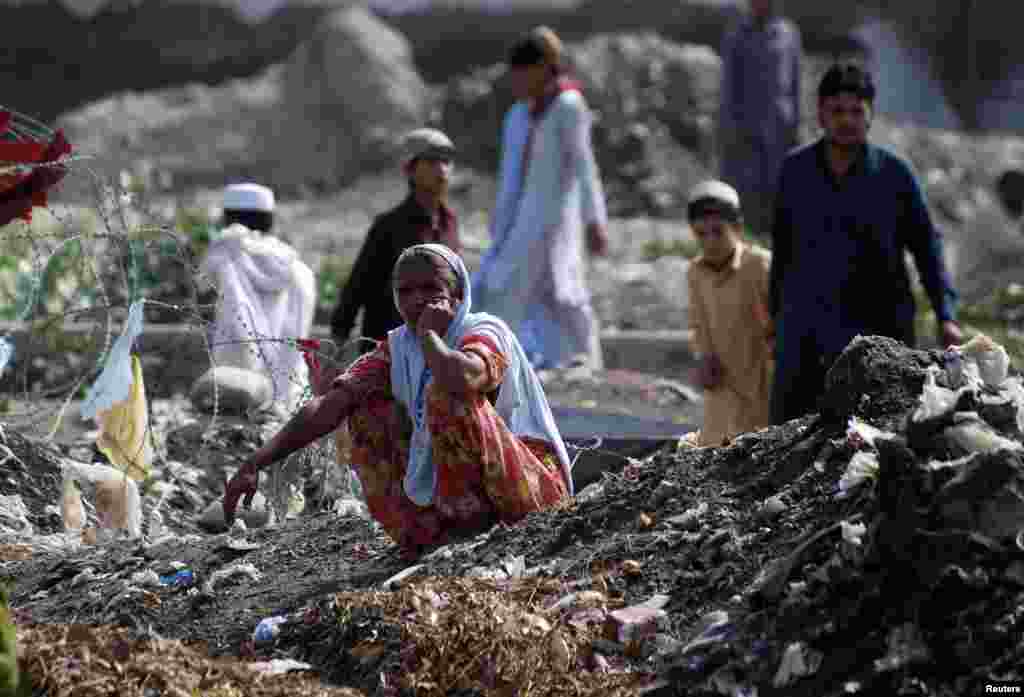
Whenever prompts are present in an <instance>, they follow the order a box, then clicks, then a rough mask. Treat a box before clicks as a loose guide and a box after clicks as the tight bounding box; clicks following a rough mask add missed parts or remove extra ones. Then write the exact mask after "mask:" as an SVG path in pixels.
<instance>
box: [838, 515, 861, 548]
mask: <svg viewBox="0 0 1024 697" xmlns="http://www.w3.org/2000/svg"><path fill="white" fill-rule="evenodd" d="M839 525H840V527H841V530H842V531H843V540H844V541H846V542H849V543H850V544H851V545H856V546H858V547H860V546H861V545H862V544H863V543H864V539H863V538H864V534H865V533H866V532H867V531H868V528H867V526H866V525H864V523H848V522H846V521H845V520H843V521H840V523H839Z"/></svg>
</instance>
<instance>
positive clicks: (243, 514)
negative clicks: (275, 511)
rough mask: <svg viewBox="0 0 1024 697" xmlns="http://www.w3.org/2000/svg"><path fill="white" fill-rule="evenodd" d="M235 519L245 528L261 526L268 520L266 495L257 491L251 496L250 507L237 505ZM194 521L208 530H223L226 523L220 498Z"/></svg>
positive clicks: (225, 527) (268, 512) (268, 510)
mask: <svg viewBox="0 0 1024 697" xmlns="http://www.w3.org/2000/svg"><path fill="white" fill-rule="evenodd" d="M235 515H236V516H237V518H236V520H241V521H242V522H244V523H245V525H246V527H247V528H262V527H263V526H265V525H266V524H267V523H269V522H270V509H269V508H268V507H267V499H266V497H265V496H264V495H263V494H262V493H261V492H259V491H257V492H256V495H255V496H253V497H252V508H251V509H247V508H244V507H242V506H241V505H239V507H238V510H237V511H236V512H235ZM196 523H197V524H198V525H199V526H200V527H202V528H203V529H204V530H207V531H209V532H224V531H225V530H226V529H227V525H226V523H225V521H224V504H223V502H222V501H221V500H220V499H217V500H215V501H213V502H211V503H210V505H208V506H207V507H206V510H205V511H203V513H202V515H201V516H199V518H198V520H196Z"/></svg>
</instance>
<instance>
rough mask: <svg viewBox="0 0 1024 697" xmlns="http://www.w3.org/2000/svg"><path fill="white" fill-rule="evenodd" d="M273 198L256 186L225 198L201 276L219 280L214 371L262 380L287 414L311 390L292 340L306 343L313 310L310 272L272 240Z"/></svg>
mask: <svg viewBox="0 0 1024 697" xmlns="http://www.w3.org/2000/svg"><path fill="white" fill-rule="evenodd" d="M274 206H275V201H274V193H273V191H271V190H270V189H268V188H266V187H264V186H260V185H258V184H252V183H244V184H233V185H231V186H229V187H227V188H226V189H225V191H224V220H223V222H224V228H223V229H222V230H221V231H220V232H219V233H218V234H215V236H214V239H213V240H212V241H211V243H210V247H209V250H208V252H207V255H206V258H205V259H204V261H203V270H204V271H205V272H206V273H208V274H210V275H212V276H213V277H214V278H215V279H216V283H217V289H218V295H219V297H218V303H217V312H216V319H215V322H214V327H213V331H212V336H211V344H212V351H213V360H214V363H215V365H218V366H221V365H227V366H232V367H236V368H241V369H245V370H249V371H253V372H258V373H262V374H263V375H265V376H266V377H267V378H269V380H270V382H271V384H272V391H273V396H272V400H273V403H274V405H275V406H276V407H277V408H284V409H285V410H291V409H292V408H294V406H295V405H296V402H297V400H298V398H299V397H300V396H301V395H302V393H303V391H304V389H305V388H306V386H307V384H308V375H307V367H306V363H305V360H304V359H303V356H302V353H301V351H300V350H299V349H298V348H297V347H296V346H295V344H294V341H295V340H296V339H301V338H305V337H308V336H309V335H310V330H311V329H312V327H313V314H314V311H315V309H316V280H315V277H314V274H313V271H312V269H310V268H309V266H308V265H306V264H305V263H304V262H303V261H302V260H301V259H299V254H298V252H297V251H296V250H295V249H294V248H293V247H292V246H291V245H289V244H287V243H285V242H283V241H281V240H280V239H278V238H277V237H275V236H273V235H272V234H270V232H271V229H272V227H273V222H274Z"/></svg>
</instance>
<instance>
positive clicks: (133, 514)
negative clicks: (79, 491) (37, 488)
mask: <svg viewBox="0 0 1024 697" xmlns="http://www.w3.org/2000/svg"><path fill="white" fill-rule="evenodd" d="M62 469H63V475H64V480H65V482H66V481H67V480H68V479H73V480H74V481H76V482H78V483H79V484H80V485H82V488H83V490H85V491H86V493H87V494H88V493H90V492H89V491H88V490H91V493H92V495H93V505H94V506H95V507H96V516H97V518H99V522H100V527H101V528H105V529H111V530H125V531H126V532H127V533H128V535H130V536H131V537H141V535H142V498H141V496H140V495H139V487H138V485H137V484H136V483H135V481H134V480H132V479H130V478H129V477H128V476H127V475H126V474H125V473H124V472H122V471H120V470H118V469H116V468H114V467H110V466H108V465H98V464H96V465H87V464H84V463H81V462H75V461H73V460H65V461H64V464H63V466H62Z"/></svg>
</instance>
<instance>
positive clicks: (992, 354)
mask: <svg viewBox="0 0 1024 697" xmlns="http://www.w3.org/2000/svg"><path fill="white" fill-rule="evenodd" d="M951 350H952V351H955V352H957V353H959V354H960V355H962V356H963V357H964V359H965V360H964V362H963V367H962V370H963V374H964V376H965V377H967V379H968V380H970V379H971V377H973V376H974V375H975V374H976V375H977V377H978V378H980V381H981V382H982V383H983V384H985V385H987V386H989V387H999V386H1000V385H1001V384H1003V381H1004V380H1006V374H1007V371H1008V370H1009V368H1010V356H1009V354H1007V352H1006V349H1005V348H1003V346H1002V345H1001V344H997V343H996V342H995V341H993V340H992V339H991V338H990V337H989V336H988V335H986V334H976V335H975V336H974V337H972V338H971V339H970V341H968V342H967V343H966V344H963V345H961V346H955V347H952V349H951Z"/></svg>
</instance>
